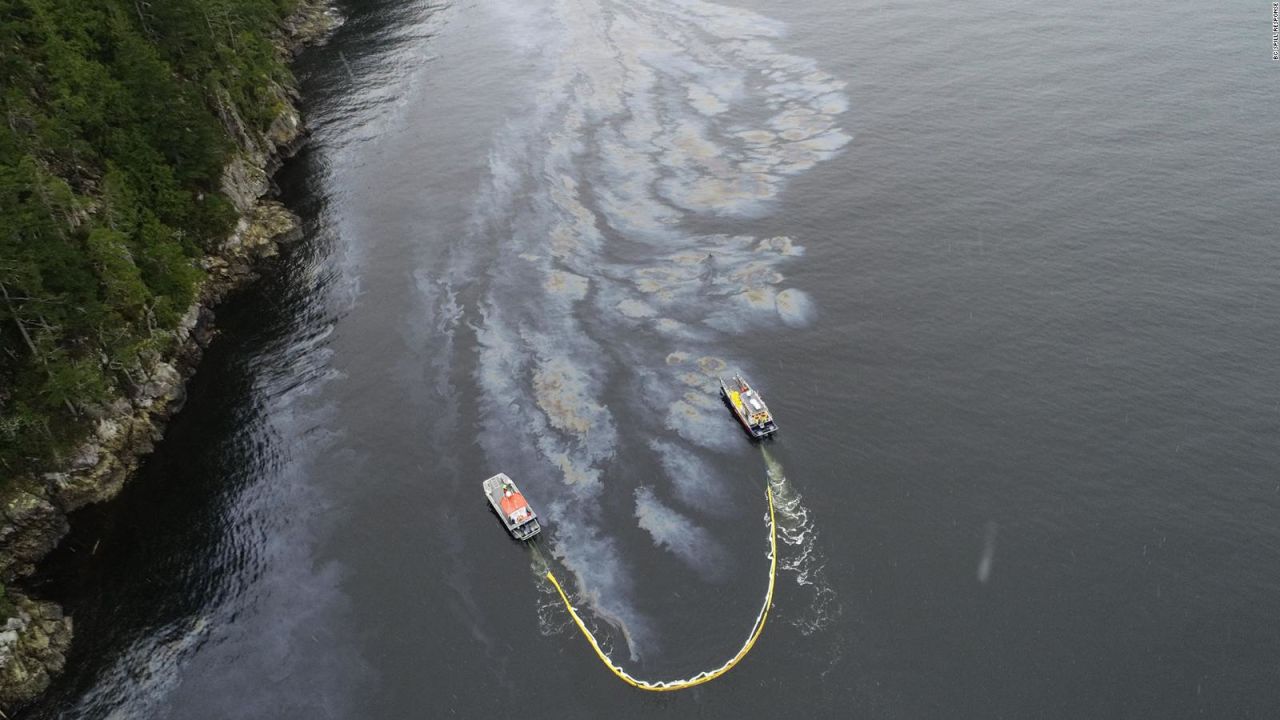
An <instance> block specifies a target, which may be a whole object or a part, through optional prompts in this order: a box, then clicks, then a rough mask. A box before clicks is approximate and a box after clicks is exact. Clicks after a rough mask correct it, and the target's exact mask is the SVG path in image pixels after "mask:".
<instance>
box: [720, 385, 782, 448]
mask: <svg viewBox="0 0 1280 720" xmlns="http://www.w3.org/2000/svg"><path fill="white" fill-rule="evenodd" d="M720 397H721V398H723V399H724V403H725V404H726V405H728V406H729V410H731V411H732V412H733V416H734V417H736V418H738V422H739V423H741V424H742V427H743V428H744V429H745V430H746V431H747V433H749V434H750V435H751V437H753V438H755V439H757V440H758V439H760V438H766V437H768V436H770V435H772V434H774V433H775V432H777V431H778V423H776V422H774V420H773V414H772V413H770V412H769V406H768V405H765V404H764V398H762V397H760V393H758V392H756V391H755V390H753V389H752V388H751V386H750V385H748V384H747V381H746V380H745V379H744V378H743V377H742V376H741V375H734V376H733V378H732V379H731V381H730V382H729V383H725V381H724V378H721V379H720Z"/></svg>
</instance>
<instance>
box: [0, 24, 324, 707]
mask: <svg viewBox="0 0 1280 720" xmlns="http://www.w3.org/2000/svg"><path fill="white" fill-rule="evenodd" d="M336 25H337V19H336V17H335V16H334V14H333V13H332V12H331V11H330V10H329V8H328V7H327V4H326V3H325V2H324V0H303V1H302V2H301V3H300V6H299V9H298V11H297V12H296V13H295V14H294V15H293V16H292V17H291V18H289V20H288V21H287V22H286V23H285V25H284V27H283V28H282V29H281V34H280V37H279V42H278V45H279V47H280V51H281V53H282V54H286V55H291V54H293V53H295V52H296V51H297V50H298V49H300V48H301V47H303V46H304V45H306V44H308V43H312V42H316V41H317V40H319V39H321V38H323V37H324V36H325V35H326V34H327V33H328V32H329V31H330V30H332V29H333V28H334V27H335V26H336ZM274 94H275V95H276V98H277V99H278V100H279V101H280V102H279V105H280V106H281V107H282V108H283V110H282V111H281V112H280V114H279V115H278V116H277V117H276V119H275V121H274V122H273V123H272V124H271V127H270V128H269V129H268V131H267V132H265V133H260V132H254V131H251V130H250V129H248V128H249V126H248V125H247V124H246V123H244V122H243V121H242V120H241V118H240V117H239V116H238V115H237V114H236V112H235V111H234V108H233V106H232V105H231V104H230V103H223V104H222V107H221V109H220V115H221V116H222V120H223V124H224V125H225V126H226V128H227V131H228V133H229V134H230V135H231V136H232V137H233V138H235V140H236V142H237V145H238V148H239V150H238V152H237V154H236V156H235V157H234V158H233V159H232V161H231V162H230V163H228V165H227V167H226V169H225V171H224V172H223V177H222V189H223V192H225V193H226V194H227V196H228V197H229V198H230V199H231V201H232V202H233V203H234V204H235V206H236V208H237V210H239V211H240V221H239V223H238V224H237V226H236V229H235V231H234V232H233V233H232V235H231V236H230V237H229V238H227V240H226V241H225V242H224V243H223V244H222V246H221V247H220V248H219V249H218V251H217V252H215V253H213V254H212V255H210V256H208V257H206V258H205V259H204V261H203V265H204V269H205V271H206V273H207V279H206V281H205V283H204V285H203V286H202V287H201V289H200V293H199V295H198V298H197V300H196V302H195V303H193V304H192V306H191V307H190V308H189V309H188V310H187V313H186V315H185V316H184V317H183V319H182V322H181V323H180V324H179V325H178V327H177V328H176V329H175V330H174V331H173V334H174V342H173V343H172V347H174V348H176V349H175V350H174V351H173V352H172V353H170V354H168V355H164V356H161V355H159V354H157V355H154V356H152V357H150V358H146V359H145V360H144V365H143V368H142V370H143V377H142V378H141V382H138V383H136V384H135V386H134V387H133V388H132V389H131V391H130V392H129V393H128V394H124V395H121V396H120V397H117V398H116V399H115V400H114V401H113V402H111V403H109V404H107V405H104V406H102V407H98V408H95V409H93V411H92V412H93V415H94V416H95V417H96V424H95V427H94V431H93V433H92V434H91V436H90V437H89V438H87V439H86V440H85V442H84V443H83V444H82V445H81V446H80V447H79V448H78V449H77V450H76V451H75V452H74V453H72V454H71V455H70V457H69V458H66V459H65V463H64V465H63V466H62V467H59V468H55V469H51V470H50V471H49V472H46V473H44V474H42V475H39V476H36V477H26V478H19V479H18V480H17V481H15V482H12V483H10V484H9V486H8V488H7V489H6V490H4V491H3V492H2V493H0V581H2V582H4V583H5V584H6V585H8V584H10V583H12V582H14V581H20V580H21V578H22V577H24V576H27V575H30V574H31V573H32V572H33V571H34V570H35V565H36V563H38V562H39V561H40V560H41V558H43V557H44V556H46V555H47V554H48V553H49V552H51V551H52V550H53V549H54V548H55V547H56V546H57V544H58V542H59V541H61V540H62V538H63V537H64V536H65V535H66V534H67V531H68V529H69V524H68V520H67V514H68V513H70V512H72V511H74V510H76V509H78V508H81V507H84V506H85V505H88V504H90V503H95V502H102V501H104V500H109V499H111V498H113V497H115V496H116V494H117V493H119V492H120V489H121V488H122V487H123V486H124V484H125V482H126V481H127V480H128V479H129V477H130V476H131V475H132V474H133V472H134V470H135V469H137V467H138V463H139V462H140V461H141V459H142V458H143V457H144V456H146V455H147V454H148V453H150V452H151V451H152V449H153V448H154V447H155V443H156V442H158V441H159V440H160V438H161V437H163V435H164V428H165V425H166V424H167V422H168V420H169V418H170V417H172V416H173V414H174V413H176V412H177V411H178V410H179V409H181V407H182V404H183V401H184V400H185V399H186V391H185V385H186V380H187V378H188V377H190V375H191V374H192V373H193V372H194V371H195V367H196V364H197V363H198V362H199V360H200V355H201V354H202V352H203V348H204V347H205V346H206V345H207V344H208V342H209V340H210V339H211V337H212V335H213V311H212V308H213V307H214V306H215V305H217V303H219V302H220V301H221V300H222V299H223V298H225V297H226V296H227V294H228V293H230V292H232V291H233V290H235V289H237V288H240V287H242V286H244V285H245V284H246V283H247V282H249V281H251V280H252V279H254V278H255V277H256V276H257V270H258V268H260V267H261V265H262V261H263V260H264V259H266V258H270V257H273V256H275V255H276V254H277V253H278V251H279V247H280V245H281V244H282V243H286V242H289V241H292V240H294V239H296V238H298V237H299V236H300V228H299V221H298V218H297V217H296V216H294V215H293V213H291V212H289V211H288V210H287V209H286V208H285V207H284V206H283V205H281V204H280V203H279V202H276V201H274V200H271V199H269V198H268V195H269V194H270V192H271V189H272V185H271V176H272V175H273V174H274V173H275V171H276V170H277V169H278V168H279V166H280V163H281V162H282V161H283V159H284V158H287V157H289V156H290V155H292V154H293V153H294V152H295V151H296V150H297V148H298V147H299V146H300V145H301V143H302V141H303V139H304V132H303V125H302V120H301V117H300V116H299V114H298V110H297V108H296V105H295V102H296V100H297V99H298V96H297V91H296V89H295V88H292V87H286V86H277V87H275V88H274ZM7 596H8V600H7V604H8V605H9V607H5V608H3V609H4V610H5V611H7V612H4V613H3V615H7V616H8V617H7V618H4V619H3V620H2V622H3V624H2V625H0V712H8V711H10V710H12V709H14V708H17V707H20V706H22V705H24V704H26V703H28V702H30V701H31V700H32V699H34V698H35V697H36V696H37V695H39V694H40V693H41V692H43V691H44V689H45V688H46V687H48V685H49V682H50V681H51V679H52V676H53V675H55V674H57V673H58V672H60V671H61V670H62V667H63V665H64V663H65V656H66V652H67V650H68V649H69V647H70V644H71V629H72V622H71V618H69V617H66V616H64V615H63V613H62V609H61V608H60V607H59V606H58V605H57V604H56V603H54V602H49V601H44V600H36V599H33V598H30V597H28V596H26V595H25V594H24V593H23V592H22V591H21V590H20V589H13V588H10V589H9V590H8V592H7Z"/></svg>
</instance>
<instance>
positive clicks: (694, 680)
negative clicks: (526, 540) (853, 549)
mask: <svg viewBox="0 0 1280 720" xmlns="http://www.w3.org/2000/svg"><path fill="white" fill-rule="evenodd" d="M765 495H766V496H767V498H768V500H769V589H768V590H767V591H766V592H765V594H764V605H763V606H761V608H760V614H759V615H757V616H756V622H755V625H754V626H753V627H752V628H751V634H750V635H748V636H747V641H746V642H745V643H744V644H743V645H742V648H741V649H740V650H738V652H737V654H735V655H734V656H733V657H731V658H729V660H728V661H727V662H726V663H725V664H723V665H721V666H720V667H718V668H716V669H714V670H704V671H702V672H700V673H698V674H697V675H694V676H693V677H690V678H685V679H683V680H659V681H656V682H649V681H648V680H639V679H637V678H634V677H632V676H631V675H630V674H629V673H627V671H626V670H623V669H622V668H621V667H619V666H618V665H617V664H616V663H614V662H613V661H612V660H610V659H609V656H608V655H606V654H605V653H604V650H602V649H600V643H598V642H596V638H595V636H594V635H592V634H591V631H590V630H588V629H587V626H586V625H584V624H583V623H582V618H580V617H578V612H577V611H576V610H574V609H573V605H572V604H571V603H570V602H569V596H568V595H566V594H565V592H564V588H562V587H560V582H559V581H558V580H556V576H555V574H554V573H552V572H551V571H547V579H548V580H550V581H551V584H552V585H555V586H556V592H558V593H560V599H561V600H563V601H564V606H565V609H566V610H568V611H569V615H570V616H571V617H572V618H573V621H574V622H575V623H577V625H578V629H579V630H581V631H582V634H583V636H585V637H586V638H587V642H589V643H591V648H592V649H593V650H595V651H596V655H597V656H598V657H599V658H600V662H602V663H604V666H605V667H607V668H609V670H610V671H611V672H612V673H613V674H614V675H617V676H618V679H619V680H621V681H623V682H625V683H626V684H628V685H630V686H632V687H637V688H640V689H641V690H647V691H649V692H672V691H674V690H684V689H685V688H691V687H694V686H696V685H701V684H703V683H707V682H711V681H712V680H715V679H716V678H718V677H720V676H721V675H723V674H725V673H727V672H729V671H730V670H732V669H733V666H734V665H737V664H738V662H739V661H740V660H742V658H744V657H746V656H747V653H749V652H751V648H752V647H753V646H754V645H755V644H756V640H758V639H760V633H762V632H764V622H765V619H766V618H767V617H768V616H769V607H770V606H771V605H773V586H774V581H775V579H776V576H777V573H778V530H777V525H776V523H775V522H774V517H773V489H772V488H770V487H768V486H765Z"/></svg>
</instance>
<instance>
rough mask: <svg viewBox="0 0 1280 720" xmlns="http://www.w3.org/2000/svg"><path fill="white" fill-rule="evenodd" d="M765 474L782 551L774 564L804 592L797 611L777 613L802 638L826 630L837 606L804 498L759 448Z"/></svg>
mask: <svg viewBox="0 0 1280 720" xmlns="http://www.w3.org/2000/svg"><path fill="white" fill-rule="evenodd" d="M761 454H762V456H763V457H764V462H765V466H766V467H767V468H768V473H769V487H770V488H771V489H772V490H773V503H774V509H775V511H776V512H775V517H776V521H777V524H778V539H779V540H781V541H782V544H783V546H784V547H785V548H786V549H785V550H784V551H782V553H781V555H780V556H779V558H778V564H779V566H780V567H781V568H782V570H783V571H784V572H786V573H790V574H791V575H792V576H793V577H794V578H795V581H796V585H798V586H799V587H800V589H801V591H802V592H803V593H804V595H805V596H806V597H805V600H804V602H803V603H797V605H798V606H799V607H801V609H800V610H799V611H795V610H792V611H791V612H788V613H785V614H783V613H780V614H779V615H780V617H783V618H786V619H787V620H788V621H789V622H790V623H791V624H792V625H794V626H795V627H797V628H799V630H800V632H802V633H804V634H805V635H812V634H813V633H815V632H817V631H819V630H822V629H824V628H826V627H827V626H828V625H830V624H831V621H832V620H834V619H835V618H837V617H839V615H840V610H841V608H840V603H839V602H838V601H837V599H836V592H835V590H834V589H833V588H832V587H831V585H830V584H829V583H828V582H827V577H826V565H827V559H826V557H825V556H824V555H823V554H822V550H821V549H820V548H819V546H818V542H817V530H816V529H815V528H814V525H813V518H812V517H810V515H809V509H808V508H807V507H805V505H804V497H803V496H802V495H801V494H800V493H799V492H798V491H797V490H796V489H795V487H794V486H793V485H792V484H791V483H790V482H788V481H787V476H786V472H785V471H784V470H783V469H782V464H781V463H780V462H778V461H777V460H776V459H775V458H774V457H773V455H772V454H771V453H770V452H769V450H768V449H766V448H761Z"/></svg>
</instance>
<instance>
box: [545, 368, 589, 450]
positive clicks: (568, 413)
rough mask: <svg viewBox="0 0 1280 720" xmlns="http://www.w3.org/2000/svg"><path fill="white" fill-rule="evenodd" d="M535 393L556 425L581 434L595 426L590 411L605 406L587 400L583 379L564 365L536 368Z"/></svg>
mask: <svg viewBox="0 0 1280 720" xmlns="http://www.w3.org/2000/svg"><path fill="white" fill-rule="evenodd" d="M555 364H559V363H555ZM533 394H534V397H535V398H536V399H537V401H538V407H541V408H542V410H543V412H544V413H546V415H547V420H548V421H549V422H550V423H551V426H552V427H554V428H556V429H558V430H563V431H565V432H572V433H576V434H578V435H581V436H585V435H586V434H587V432H588V431H590V430H591V419H590V417H589V415H595V414H597V413H599V412H601V411H602V410H603V409H604V408H602V407H600V406H599V405H596V404H595V403H589V402H586V401H584V400H583V393H582V392H581V389H580V382H579V381H578V380H576V379H575V378H573V377H571V376H570V374H569V373H568V372H566V370H565V369H564V368H557V367H548V366H547V365H543V366H541V367H539V368H538V369H537V370H536V371H534V373H533ZM584 411H585V412H584Z"/></svg>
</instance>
